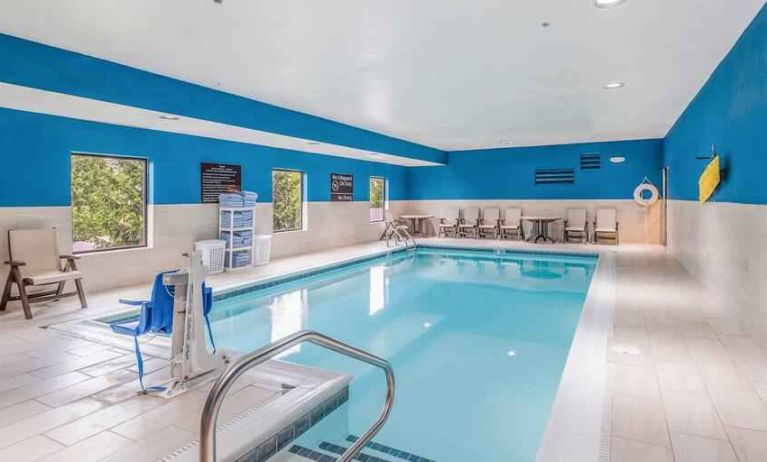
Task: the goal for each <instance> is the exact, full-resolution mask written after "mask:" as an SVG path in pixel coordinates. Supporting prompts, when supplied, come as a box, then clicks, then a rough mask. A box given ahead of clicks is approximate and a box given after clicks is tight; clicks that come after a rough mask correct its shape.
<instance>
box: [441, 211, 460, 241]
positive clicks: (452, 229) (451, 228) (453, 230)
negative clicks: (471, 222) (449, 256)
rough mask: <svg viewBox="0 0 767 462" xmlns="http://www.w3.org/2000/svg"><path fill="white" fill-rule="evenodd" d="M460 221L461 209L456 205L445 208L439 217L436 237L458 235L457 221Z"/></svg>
mask: <svg viewBox="0 0 767 462" xmlns="http://www.w3.org/2000/svg"><path fill="white" fill-rule="evenodd" d="M460 221H461V211H460V210H459V209H458V208H457V207H449V208H447V209H445V216H444V217H441V218H440V219H439V225H437V226H438V227H439V231H437V236H438V237H449V236H450V235H451V234H452V235H453V236H454V237H456V236H457V235H458V223H460Z"/></svg>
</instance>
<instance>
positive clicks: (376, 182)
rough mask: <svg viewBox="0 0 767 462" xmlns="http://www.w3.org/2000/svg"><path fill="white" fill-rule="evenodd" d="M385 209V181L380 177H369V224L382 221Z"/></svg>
mask: <svg viewBox="0 0 767 462" xmlns="http://www.w3.org/2000/svg"><path fill="white" fill-rule="evenodd" d="M385 208H386V180H385V179H384V178H381V177H377V176H371V177H370V222H371V223H377V222H379V221H384V218H385V217H384V210H385Z"/></svg>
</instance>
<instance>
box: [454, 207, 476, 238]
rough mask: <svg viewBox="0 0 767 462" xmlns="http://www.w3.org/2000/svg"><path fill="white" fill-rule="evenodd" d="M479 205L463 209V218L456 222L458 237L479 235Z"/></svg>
mask: <svg viewBox="0 0 767 462" xmlns="http://www.w3.org/2000/svg"><path fill="white" fill-rule="evenodd" d="M478 226H479V207H469V208H466V209H464V210H463V219H462V220H461V222H460V223H459V224H458V235H459V236H460V237H479V234H478V229H479V228H477V227H478Z"/></svg>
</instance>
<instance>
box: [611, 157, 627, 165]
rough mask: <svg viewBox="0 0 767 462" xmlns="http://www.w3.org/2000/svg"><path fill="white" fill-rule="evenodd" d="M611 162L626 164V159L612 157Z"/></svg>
mask: <svg viewBox="0 0 767 462" xmlns="http://www.w3.org/2000/svg"><path fill="white" fill-rule="evenodd" d="M610 162H612V163H613V164H622V163H624V162H626V158H625V157H623V156H614V157H610Z"/></svg>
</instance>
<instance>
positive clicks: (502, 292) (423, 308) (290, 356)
mask: <svg viewBox="0 0 767 462" xmlns="http://www.w3.org/2000/svg"><path fill="white" fill-rule="evenodd" d="M595 264H596V258H594V257H579V256H542V255H529V254H523V253H506V254H501V255H495V254H493V253H486V252H473V251H452V250H451V251H448V250H437V249H420V248H419V249H418V250H417V251H415V252H409V253H408V254H405V253H400V254H395V255H392V256H388V257H382V258H379V259H375V260H371V261H367V262H364V263H360V264H356V265H353V266H348V267H345V268H341V269H337V270H333V271H329V272H326V273H321V274H318V275H315V276H311V277H309V278H306V279H302V280H298V281H294V282H290V283H285V284H280V285H277V286H274V287H271V288H268V289H262V290H258V291H254V292H250V293H246V294H243V295H238V296H235V297H231V298H226V299H223V300H220V301H217V302H216V305H215V307H214V309H213V313H212V317H213V331H214V335H215V338H216V343H217V344H218V345H220V346H222V347H224V348H226V349H231V350H237V351H241V352H247V351H252V350H254V349H256V348H258V347H261V346H263V345H265V344H268V343H270V342H272V341H275V340H277V339H279V338H282V337H284V336H285V335H288V334H291V333H293V332H295V331H297V330H300V329H313V330H317V331H320V332H323V333H325V334H327V335H330V336H333V337H336V338H338V339H340V340H342V341H345V342H348V343H350V344H352V345H355V346H357V347H360V348H363V349H365V350H368V351H370V352H372V353H374V354H376V355H379V356H382V357H384V358H386V359H388V360H389V361H390V362H391V363H392V365H393V367H394V371H395V374H396V378H397V396H396V401H395V406H394V410H393V413H392V415H391V417H390V419H389V421H388V423H387V424H386V426H385V427H384V428H383V430H382V431H381V432H380V433H379V435H378V436H376V438H375V440H376V441H378V442H381V443H383V444H387V445H389V446H392V447H395V448H397V449H401V450H404V451H408V452H411V453H415V454H418V455H420V456H423V457H427V458H430V459H435V460H438V461H440V462H448V461H470V460H476V461H488V462H494V461H498V462H500V461H533V460H534V459H535V454H536V451H537V449H538V445H539V442H540V439H541V436H542V434H543V431H544V429H545V425H546V420H547V418H548V415H549V411H550V409H551V405H552V403H553V399H554V396H555V393H556V390H557V387H558V384H559V379H560V375H561V373H562V369H563V366H564V363H565V361H566V358H567V353H568V350H569V348H570V343H571V342H572V338H573V334H574V332H575V328H576V326H577V323H578V319H579V317H580V313H581V308H582V305H583V301H584V299H585V295H586V292H587V290H588V287H589V283H590V280H591V276H592V273H593V271H594V267H595ZM281 359H283V360H287V361H291V362H296V363H301V364H306V365H311V366H318V367H322V368H329V369H333V370H339V371H345V372H350V373H352V374H354V377H355V378H354V381H353V382H352V386H351V396H350V399H349V403H348V419H349V422H348V425H349V428H348V431H349V432H351V433H354V434H357V435H359V434H361V433H362V432H363V431H364V430H365V429H366V428H367V427H368V425H369V424H370V423H371V422H372V421H373V419H374V418H375V416H376V415H377V414H378V411H379V409H380V407H381V405H382V403H383V396H384V388H385V387H384V377H383V374H382V373H381V372H380V371H378V370H377V369H375V368H373V367H371V366H368V365H364V364H361V363H358V362H356V361H353V360H350V359H348V358H345V357H342V356H339V355H336V354H333V353H330V352H327V351H325V350H322V349H320V348H319V347H316V346H314V345H309V344H305V345H301V346H297V347H295V348H294V349H293V350H291V351H288V352H286V353H285V355H284V356H282V358H281ZM346 430H347V429H345V430H344V431H346Z"/></svg>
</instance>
